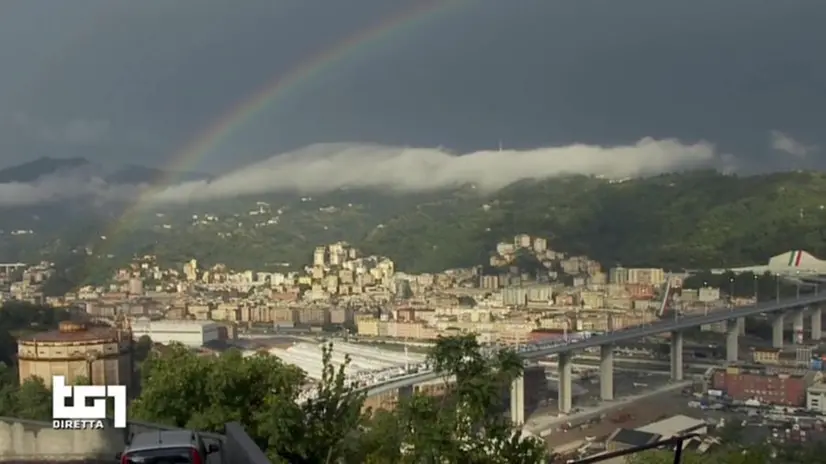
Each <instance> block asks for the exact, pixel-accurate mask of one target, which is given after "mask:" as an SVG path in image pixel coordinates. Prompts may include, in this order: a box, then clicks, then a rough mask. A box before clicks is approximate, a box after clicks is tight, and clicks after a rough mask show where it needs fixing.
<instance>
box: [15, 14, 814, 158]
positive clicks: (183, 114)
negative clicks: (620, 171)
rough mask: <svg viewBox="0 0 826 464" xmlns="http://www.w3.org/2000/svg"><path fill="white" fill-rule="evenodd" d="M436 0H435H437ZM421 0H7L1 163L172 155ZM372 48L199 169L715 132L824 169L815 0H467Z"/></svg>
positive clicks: (293, 97) (728, 149) (721, 142)
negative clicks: (317, 146)
mask: <svg viewBox="0 0 826 464" xmlns="http://www.w3.org/2000/svg"><path fill="white" fill-rule="evenodd" d="M439 1H446V0H439ZM420 3H422V1H421V0H348V1H330V0H323V1H322V0H300V1H299V0H293V1H287V0H241V1H238V0H235V1H229V0H226V1H215V0H174V1H172V0H140V1H134V0H71V1H55V0H3V1H2V2H0V70H1V71H0V166H6V165H10V164H15V163H19V162H21V161H25V160H29V159H33V158H36V157H39V156H85V157H88V158H90V159H95V160H99V161H108V162H111V163H121V162H129V163H139V164H149V165H164V163H165V162H166V161H165V160H166V159H168V157H169V156H170V155H171V154H172V153H174V152H176V151H177V150H179V149H180V148H181V147H182V146H184V145H185V144H186V143H187V142H188V141H189V140H191V139H192V138H193V137H194V136H195V135H196V134H198V133H199V132H202V131H203V130H204V129H205V128H206V127H208V126H209V125H210V124H211V123H212V122H214V121H215V120H216V119H217V118H220V117H221V116H222V115H224V114H226V113H227V112H228V111H229V109H230V108H232V107H233V105H234V104H236V103H237V102H239V101H241V100H243V99H245V98H247V97H248V96H249V95H251V94H253V93H254V92H257V91H258V90H260V89H261V88H262V87H263V86H264V85H266V83H267V82H269V81H271V80H273V79H274V78H275V77H276V76H278V75H279V74H283V73H286V72H288V71H289V70H291V69H293V68H295V67H296V66H297V65H298V64H299V63H301V62H302V61H303V60H306V59H307V58H308V57H311V56H313V55H316V54H317V53H318V52H319V51H320V50H324V49H328V48H332V47H334V46H335V45H336V44H337V43H340V42H341V41H343V40H345V39H346V38H347V37H351V36H353V35H354V34H357V33H358V32H359V31H364V30H366V29H369V28H371V27H373V25H375V24H379V23H381V22H382V21H386V19H387V18H390V17H393V16H394V15H399V14H403V12H404V11H406V10H410V9H411V8H413V7H415V5H416V4H420ZM461 3H462V4H461V5H459V6H458V7H456V8H452V9H449V11H448V12H446V13H444V14H441V15H438V14H437V15H433V16H432V17H431V18H430V19H429V20H424V21H422V22H420V23H418V24H417V25H416V26H415V27H410V28H407V29H400V30H399V31H396V32H395V33H391V34H388V35H385V36H384V38H383V39H382V40H379V41H374V42H373V43H372V44H371V45H367V46H363V47H362V48H361V49H360V51H359V52H358V53H355V54H352V55H351V56H350V57H349V58H346V59H343V60H341V61H340V62H338V63H336V64H334V65H332V66H330V67H328V68H327V69H326V71H325V72H324V73H323V74H320V75H316V76H313V77H312V78H311V79H309V80H307V81H306V82H303V83H302V84H301V85H299V86H296V87H294V89H295V90H294V91H293V92H291V93H290V94H289V95H287V96H286V97H285V98H282V99H280V100H279V102H278V104H277V105H274V106H272V107H270V108H268V109H267V110H266V111H264V112H262V113H261V114H259V115H258V117H257V118H256V119H255V120H254V121H253V122H252V123H251V124H248V125H247V126H245V127H243V128H242V129H241V130H238V131H236V132H235V133H234V136H233V137H232V138H231V139H230V140H227V143H226V144H224V146H222V147H220V149H218V150H215V151H213V152H210V153H208V155H207V156H206V157H205V159H204V161H203V162H202V163H200V165H198V166H190V168H192V169H196V170H201V171H207V172H220V171H223V170H225V169H228V168H230V167H236V166H239V165H244V164H248V163H251V162H254V161H259V160H261V159H264V158H267V157H268V156H269V155H272V154H274V153H280V152H283V151H288V150H293V149H295V148H299V147H302V146H306V145H309V144H313V143H317V142H368V143H378V144H385V145H394V146H396V145H398V146H411V147H435V146H439V145H441V146H445V147H448V148H450V149H452V150H456V151H458V152H472V151H475V150H481V149H492V148H495V147H496V146H497V145H498V143H499V140H500V139H501V140H502V142H503V143H504V145H505V147H506V148H511V149H527V148H535V147H547V146H563V145H570V144H574V143H582V144H587V145H603V146H615V145H633V144H635V143H636V142H637V141H639V140H641V139H643V138H645V137H653V138H654V139H664V138H677V139H679V140H682V141H684V142H685V143H687V144H694V143H698V142H701V141H707V142H710V143H713V144H716V146H717V149H718V150H719V151H721V152H724V153H731V154H733V155H735V156H737V157H740V158H745V159H748V160H749V163H747V164H753V165H752V166H751V167H760V168H766V167H767V168H788V167H807V166H819V167H823V164H826V163H823V164H821V163H820V162H819V160H820V159H826V157H824V155H823V151H822V150H821V149H820V147H821V146H826V131H824V128H826V124H825V123H826V60H824V47H826V27H824V26H823V25H824V24H826V1H824V0H808V1H806V0H782V1H773V0H772V1H754V0H691V1H671V0H623V1H609V0H569V1H561V0H514V1H502V0H478V1H472V0H467V1H464V2H461Z"/></svg>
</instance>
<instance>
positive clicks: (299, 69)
mask: <svg viewBox="0 0 826 464" xmlns="http://www.w3.org/2000/svg"><path fill="white" fill-rule="evenodd" d="M465 3H468V1H467V0H432V1H428V2H425V3H423V4H420V5H417V6H416V7H415V8H412V9H408V10H405V11H403V12H401V13H399V14H397V15H395V16H392V17H390V18H388V19H385V20H384V21H382V22H380V23H378V24H376V25H374V26H373V27H370V28H368V29H365V30H361V31H359V32H358V33H356V34H354V35H352V36H349V37H347V38H346V39H345V40H343V41H341V42H338V43H336V45H334V46H332V47H330V48H327V49H325V50H323V51H322V52H321V53H318V54H316V55H314V56H312V57H311V58H309V59H307V60H305V61H302V62H301V63H300V64H299V65H298V66H296V67H294V68H293V69H292V70H291V71H290V72H288V73H286V74H283V75H279V76H278V77H276V78H275V79H273V80H271V81H269V82H268V83H267V84H266V85H264V86H263V87H262V88H260V89H259V90H258V91H257V92H255V93H253V94H252V95H250V96H249V97H248V98H246V99H245V100H242V101H241V102H240V103H237V104H235V105H234V106H233V107H232V108H231V109H230V110H229V111H228V112H226V113H225V114H224V115H223V116H221V117H219V118H218V119H216V120H215V121H214V122H213V123H212V124H211V125H210V126H209V127H207V129H206V130H204V131H202V132H199V133H198V135H196V136H195V137H194V138H192V139H191V140H190V141H189V142H188V143H187V144H186V145H185V146H184V147H183V149H181V150H180V151H177V152H176V153H175V154H173V156H172V157H171V162H170V163H169V165H168V167H167V169H166V170H165V172H168V173H170V175H171V176H174V175H175V173H179V172H184V171H186V170H188V169H192V168H193V167H194V166H195V165H196V164H197V163H198V161H200V160H201V159H202V158H203V157H204V156H206V155H207V154H208V153H210V152H214V151H215V150H217V149H220V148H221V145H222V144H223V143H224V142H225V141H226V140H227V139H228V138H229V137H231V136H232V135H233V134H235V133H236V132H237V131H238V130H239V129H242V128H243V127H244V126H246V125H247V124H248V123H249V122H251V121H252V120H253V119H254V118H255V117H256V116H258V115H260V114H261V113H262V112H264V111H266V110H267V109H268V108H271V107H272V106H274V105H276V104H277V103H278V102H279V100H281V99H282V98H285V97H287V96H289V95H291V94H294V93H297V92H298V91H299V87H300V86H301V85H302V84H304V83H307V82H309V81H312V80H313V79H314V78H316V77H317V76H320V75H323V74H326V73H327V72H329V71H330V70H331V69H332V68H333V67H334V66H336V65H338V64H340V63H342V62H344V61H348V60H350V59H352V58H354V56H355V55H356V54H357V53H358V52H359V51H362V50H365V49H369V47H370V46H371V45H373V44H381V43H384V42H385V41H386V39H391V38H392V36H393V35H395V34H398V33H401V32H404V31H407V30H410V29H413V27H414V26H416V25H419V24H421V23H423V22H426V21H428V20H431V19H435V18H439V17H442V16H444V15H445V14H447V13H449V12H451V11H454V10H455V9H456V8H458V6H460V5H462V4H465ZM174 180H175V179H174V178H172V177H167V178H165V179H162V182H159V184H160V185H170V184H171V183H172V182H173V181H174Z"/></svg>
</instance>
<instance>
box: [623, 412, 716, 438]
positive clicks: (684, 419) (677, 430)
mask: <svg viewBox="0 0 826 464" xmlns="http://www.w3.org/2000/svg"><path fill="white" fill-rule="evenodd" d="M704 425H706V422H705V421H704V420H702V419H695V418H693V417H688V416H683V415H681V414H678V415H676V416H671V417H669V418H667V419H663V420H661V421H657V422H654V423H651V424H648V425H646V426H644V427H639V428H638V429H637V430H639V431H640V432H648V433H656V434H658V435H661V436H662V437H663V438H671V437H673V436H675V435H680V434H683V433H686V432H689V431H692V430H695V429H698V428H700V427H703V426H704Z"/></svg>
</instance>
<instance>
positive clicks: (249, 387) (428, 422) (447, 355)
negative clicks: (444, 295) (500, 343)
mask: <svg viewBox="0 0 826 464" xmlns="http://www.w3.org/2000/svg"><path fill="white" fill-rule="evenodd" d="M330 353H331V347H330V346H327V347H325V350H324V375H323V379H322V380H321V382H319V383H318V384H317V386H316V387H314V388H315V389H316V395H315V398H314V399H311V400H309V401H306V402H304V403H303V404H298V402H297V401H296V400H297V399H298V397H299V394H300V391H301V386H302V385H303V384H304V382H305V380H306V378H305V375H304V373H303V372H302V371H300V370H299V369H298V368H296V367H294V366H290V365H286V364H284V363H282V362H281V361H280V360H279V359H278V358H275V357H273V356H268V355H263V354H262V355H256V356H251V357H242V356H241V354H240V353H238V352H235V351H231V352H227V353H224V354H222V355H221V356H218V357H199V356H197V355H195V354H193V353H192V352H190V351H188V350H186V349H185V348H183V347H180V346H177V347H174V348H173V349H172V350H171V352H169V353H166V354H163V355H153V356H151V357H150V358H149V359H148V360H147V361H146V363H145V364H144V367H143V382H142V393H141V395H140V397H139V398H138V399H137V400H136V401H135V403H134V404H133V405H132V417H133V418H135V419H140V420H147V421H152V422H160V423H166V424H170V425H175V426H180V427H188V428H195V429H201V430H209V431H215V432H221V431H222V430H223V425H224V424H225V423H226V422H230V421H237V422H240V423H241V424H243V425H244V427H245V429H246V430H247V432H248V433H249V434H250V436H252V437H253V438H254V439H255V440H256V442H257V443H258V444H259V446H261V447H262V449H266V450H267V451H268V454H269V455H270V457H271V459H273V460H274V461H275V462H289V463H294V464H299V463H319V462H329V463H374V464H383V463H387V464H391V463H392V464H396V463H403V464H404V463H409V464H418V463H434V464H435V463H457V464H458V463H461V464H472V463H480V464H482V463H503V464H504V463H516V464H520V463H524V464H533V463H540V462H546V460H547V452H546V451H545V449H544V445H543V444H542V443H541V442H539V441H538V440H536V439H533V438H525V439H523V438H522V437H521V435H520V433H519V432H516V431H515V429H514V428H513V427H511V424H510V423H509V422H508V421H507V419H506V418H505V417H506V416H505V414H504V412H505V411H504V408H503V404H502V400H501V398H502V392H503V390H504V389H505V388H507V387H508V385H509V384H510V382H511V381H512V380H513V379H514V378H516V377H517V376H519V375H522V364H521V361H520V360H519V358H518V357H517V356H516V355H515V354H514V353H513V352H510V351H502V352H500V353H499V354H497V355H495V356H494V357H492V358H488V357H485V356H483V355H482V353H481V351H480V347H479V345H478V343H477V342H476V341H475V339H474V338H473V337H470V336H468V337H451V338H443V339H440V340H439V341H438V343H437V346H436V348H435V350H434V351H433V353H432V354H431V361H432V363H433V365H435V366H436V368H437V371H438V372H439V373H440V374H441V376H442V377H443V381H444V382H446V391H447V394H445V395H444V396H440V397H430V396H424V395H420V394H413V395H412V396H410V397H408V398H403V399H401V400H400V402H399V404H398V406H397V407H396V409H395V410H394V411H383V410H382V411H376V412H375V414H372V412H371V411H367V412H362V406H363V404H364V395H363V394H362V393H360V392H359V391H357V390H355V389H353V388H351V387H349V386H347V385H346V384H345V382H344V379H345V377H344V366H339V367H338V368H337V369H336V367H334V366H333V364H332V363H331V360H330ZM451 378H455V379H456V382H455V383H452V382H451V383H448V380H449V379H451Z"/></svg>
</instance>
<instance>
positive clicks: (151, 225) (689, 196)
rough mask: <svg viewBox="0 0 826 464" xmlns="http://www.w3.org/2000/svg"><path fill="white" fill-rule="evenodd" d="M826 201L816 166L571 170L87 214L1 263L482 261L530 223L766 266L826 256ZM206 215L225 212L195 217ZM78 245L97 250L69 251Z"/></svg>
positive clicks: (648, 261)
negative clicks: (427, 186)
mask: <svg viewBox="0 0 826 464" xmlns="http://www.w3.org/2000/svg"><path fill="white" fill-rule="evenodd" d="M259 201H265V202H268V206H267V207H266V208H268V210H267V211H266V212H264V213H261V214H251V210H254V209H255V208H258V206H257V202H259ZM824 204H826V176H824V175H823V174H820V173H812V172H805V173H783V174H771V175H763V176H751V177H735V176H724V175H721V174H718V173H714V172H705V171H703V172H691V173H680V174H669V175H663V176H658V177H653V178H648V179H637V180H629V181H625V182H621V183H617V182H613V183H612V182H609V181H607V180H602V179H597V178H593V177H584V176H574V177H567V178H561V179H552V180H545V181H533V182H521V183H518V184H515V185H512V186H510V187H508V188H506V189H503V190H501V191H499V192H496V193H494V194H480V193H479V192H476V191H475V190H473V189H471V188H465V189H460V190H453V191H444V192H435V193H428V194H416V195H388V194H383V193H377V192H364V191H338V192H335V193H332V194H327V195H318V196H314V197H312V198H309V197H304V198H302V197H300V196H287V195H280V196H274V195H271V196H261V197H260V198H243V199H235V200H228V201H225V202H220V203H219V202H213V203H208V204H207V203H204V204H198V205H195V206H189V207H186V208H177V209H171V210H167V211H164V213H163V214H162V215H161V214H155V213H152V214H147V215H146V216H145V217H143V218H140V220H136V221H133V222H134V224H132V226H130V227H120V228H119V229H118V230H120V232H119V233H117V234H116V233H114V232H113V230H114V228H113V227H111V226H102V225H100V224H101V223H100V219H99V218H98V219H91V218H89V219H82V218H81V217H79V216H78V217H76V218H75V219H73V220H71V221H61V223H60V226H59V227H57V226H56V227H49V228H47V230H45V231H44V232H42V233H38V234H35V235H34V236H17V237H13V236H10V235H8V234H6V235H3V236H0V252H3V250H6V252H4V253H3V254H4V255H6V256H4V257H5V259H10V258H18V257H19V258H21V259H26V258H28V260H31V259H32V258H39V257H43V258H54V257H61V259H60V261H64V260H68V261H77V260H78V259H81V258H82V260H83V263H80V264H75V265H74V266H73V268H74V270H73V274H74V275H75V276H76V277H74V278H72V279H69V280H72V281H73V280H76V279H77V278H78V277H77V276H85V278H87V279H91V280H93V281H98V280H100V279H101V278H102V277H104V276H106V275H108V274H109V269H111V268H112V267H114V266H117V265H119V264H122V263H123V262H125V261H127V260H129V259H130V258H131V256H132V255H133V254H135V253H139V254H145V253H155V254H158V255H159V256H160V258H161V259H162V261H164V262H165V263H166V264H168V265H175V264H179V263H181V262H182V261H184V260H186V259H189V258H193V257H194V258H197V259H199V260H200V261H201V262H203V263H205V264H213V263H219V262H221V263H226V264H228V265H229V266H231V267H233V268H236V269H271V270H278V269H285V268H287V267H289V268H292V269H294V268H296V267H300V266H302V265H304V264H306V263H308V262H309V260H310V257H311V255H312V250H313V248H314V247H315V246H317V245H320V244H325V243H331V242H334V241H338V240H346V241H349V242H350V243H352V244H354V245H356V246H358V247H360V248H362V249H363V250H364V251H366V252H369V253H377V254H382V255H386V256H390V257H391V258H393V259H394V260H396V261H397V263H398V264H399V269H402V270H406V271H411V272H420V271H438V270H442V269H445V268H450V267H458V266H470V265H476V264H483V263H486V262H487V261H488V257H489V254H490V251H491V250H492V249H493V248H494V246H495V244H496V242H498V241H500V240H511V237H512V236H513V235H514V234H517V233H528V234H532V235H535V236H541V237H547V238H548V239H549V240H550V244H551V246H552V247H553V248H554V249H556V250H560V251H565V252H569V253H576V254H585V255H588V256H590V257H592V258H594V259H597V260H599V261H601V262H602V263H603V264H605V265H608V266H612V265H615V264H617V263H621V264H623V265H626V266H663V267H666V268H669V269H680V268H689V269H691V268H703V267H718V266H723V265H747V264H755V263H763V262H765V261H766V259H767V258H768V257H770V256H772V255H775V254H778V253H782V252H784V251H787V250H790V249H805V250H808V251H809V252H811V253H813V254H814V255H815V256H820V257H823V258H826V241H824V233H823V231H824V230H825V229H826V210H824ZM205 214H214V215H216V217H217V219H216V220H214V221H211V222H208V223H198V221H195V220H194V219H193V215H199V217H203V215H205ZM270 220H273V221H274V222H273V223H267V221H270ZM35 225H36V223H35ZM10 228H11V227H10ZM41 229H42V228H41ZM7 230H8V229H7ZM100 235H106V236H107V238H106V239H102V238H101V237H100ZM78 246H82V247H85V248H84V249H88V250H91V252H92V255H91V256H86V253H85V252H80V253H78V252H77V251H75V253H74V254H72V253H69V252H68V250H70V249H73V248H74V249H75V250H77V247H78ZM110 255H111V256H110ZM283 263H290V265H289V266H284V264H283Z"/></svg>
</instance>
